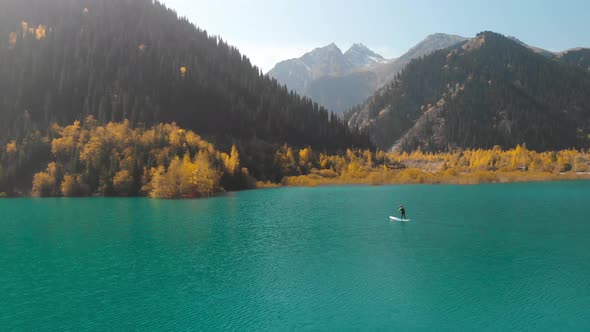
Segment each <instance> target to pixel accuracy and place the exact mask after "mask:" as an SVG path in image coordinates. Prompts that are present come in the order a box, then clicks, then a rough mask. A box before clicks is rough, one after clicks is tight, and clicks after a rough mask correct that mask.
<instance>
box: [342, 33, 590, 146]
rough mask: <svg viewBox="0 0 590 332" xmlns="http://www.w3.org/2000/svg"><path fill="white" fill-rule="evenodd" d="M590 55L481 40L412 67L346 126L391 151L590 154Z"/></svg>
mask: <svg viewBox="0 0 590 332" xmlns="http://www.w3.org/2000/svg"><path fill="white" fill-rule="evenodd" d="M589 55H590V50H588V49H574V50H570V51H566V52H560V53H553V52H549V51H545V50H542V49H538V48H533V47H530V46H528V45H525V44H524V43H522V42H520V41H518V40H516V39H515V38H512V37H505V36H503V35H500V34H497V33H493V32H482V33H480V34H478V35H477V36H476V37H475V38H472V39H469V40H467V41H465V42H462V43H460V44H458V45H455V46H452V47H450V48H446V49H442V50H439V51H436V52H434V53H431V54H429V55H426V56H424V57H421V58H418V59H414V60H412V61H411V62H410V63H409V64H408V65H407V66H406V67H405V68H404V70H403V72H402V73H400V74H399V75H398V76H396V77H395V79H394V80H392V81H391V82H390V83H388V84H387V85H386V86H384V87H382V88H380V89H379V90H378V91H377V92H376V93H375V94H374V95H373V96H372V97H370V98H369V99H368V100H367V101H365V102H364V103H363V104H362V105H361V106H358V107H356V108H354V109H352V110H350V111H349V112H347V113H346V115H345V118H346V119H347V120H348V121H349V124H350V125H351V126H352V127H359V128H362V129H364V130H366V131H368V132H369V133H370V135H371V137H372V139H373V141H374V142H375V143H376V144H377V146H378V147H379V148H381V149H385V150H388V149H392V148H393V149H399V150H404V151H410V150H415V149H418V148H419V149H422V150H425V151H440V150H449V149H456V148H492V147H494V146H496V145H498V146H500V147H503V148H509V147H514V146H516V145H517V144H526V145H527V147H528V148H532V149H535V150H557V149H565V148H588V147H589V146H590V72H589V71H590V67H589Z"/></svg>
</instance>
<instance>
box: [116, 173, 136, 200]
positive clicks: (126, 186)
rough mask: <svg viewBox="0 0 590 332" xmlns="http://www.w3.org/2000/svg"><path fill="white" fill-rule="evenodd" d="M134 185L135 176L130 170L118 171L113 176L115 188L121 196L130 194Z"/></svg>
mask: <svg viewBox="0 0 590 332" xmlns="http://www.w3.org/2000/svg"><path fill="white" fill-rule="evenodd" d="M132 187H133V177H132V176H131V173H129V171H128V170H122V171H118V172H117V173H116V174H115V177H113V190H114V191H115V192H116V193H117V194H118V195H120V196H128V195H129V194H130V193H131V189H132Z"/></svg>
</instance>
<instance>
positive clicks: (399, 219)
mask: <svg viewBox="0 0 590 332" xmlns="http://www.w3.org/2000/svg"><path fill="white" fill-rule="evenodd" d="M389 219H391V220H395V221H410V219H401V218H398V217H393V216H389Z"/></svg>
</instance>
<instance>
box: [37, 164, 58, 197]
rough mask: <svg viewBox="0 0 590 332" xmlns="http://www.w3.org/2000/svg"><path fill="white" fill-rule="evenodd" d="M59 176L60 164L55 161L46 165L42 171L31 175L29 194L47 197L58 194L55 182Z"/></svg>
mask: <svg viewBox="0 0 590 332" xmlns="http://www.w3.org/2000/svg"><path fill="white" fill-rule="evenodd" d="M60 178H61V166H60V165H59V164H57V163H55V162H51V163H49V164H48V165H47V169H46V170H45V171H44V172H39V173H37V174H35V175H34V176H33V188H32V190H31V195H33V196H34V197H49V196H56V195H57V194H58V188H57V183H58V181H59V180H60Z"/></svg>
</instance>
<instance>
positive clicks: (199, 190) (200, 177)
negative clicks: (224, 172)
mask: <svg viewBox="0 0 590 332" xmlns="http://www.w3.org/2000/svg"><path fill="white" fill-rule="evenodd" d="M194 164H195V168H194V170H193V171H192V174H191V177H190V182H191V184H192V185H193V186H194V189H195V192H196V194H197V195H198V196H200V197H210V196H211V195H213V194H214V193H216V192H219V191H220V190H221V188H220V186H219V181H220V180H221V172H220V171H219V170H217V169H216V168H215V167H213V165H212V163H211V160H210V156H209V153H208V152H207V151H205V150H201V151H199V153H198V154H197V156H196V157H195V163H194Z"/></svg>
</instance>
